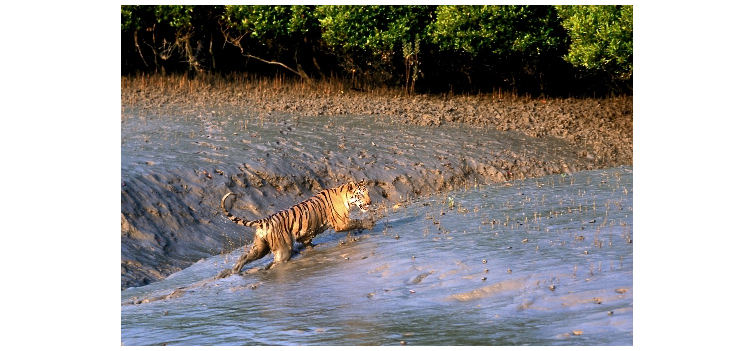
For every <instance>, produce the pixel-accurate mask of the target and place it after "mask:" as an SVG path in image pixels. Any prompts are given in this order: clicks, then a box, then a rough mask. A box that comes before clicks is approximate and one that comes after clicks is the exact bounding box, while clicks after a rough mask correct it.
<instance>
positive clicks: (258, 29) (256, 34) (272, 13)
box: [222, 5, 317, 39]
mask: <svg viewBox="0 0 755 351" xmlns="http://www.w3.org/2000/svg"><path fill="white" fill-rule="evenodd" d="M222 18H223V20H224V21H225V22H226V23H227V24H228V25H229V26H230V27H231V28H234V29H236V30H238V31H240V32H248V33H249V35H250V36H251V37H252V38H261V39H274V38H278V37H285V36H289V35H295V34H304V33H307V32H308V31H310V30H312V29H314V28H315V26H316V24H317V22H316V20H315V18H314V17H313V16H312V11H311V10H310V7H309V6H303V5H295V6H281V5H276V6H269V5H227V6H225V14H224V15H223V16H222Z"/></svg>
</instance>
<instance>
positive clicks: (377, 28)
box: [315, 5, 432, 54]
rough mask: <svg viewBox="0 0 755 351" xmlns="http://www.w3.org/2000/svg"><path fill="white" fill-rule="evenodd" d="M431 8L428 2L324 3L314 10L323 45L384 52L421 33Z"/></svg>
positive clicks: (428, 20) (422, 33) (409, 40)
mask: <svg viewBox="0 0 755 351" xmlns="http://www.w3.org/2000/svg"><path fill="white" fill-rule="evenodd" d="M431 11H432V10H431V8H430V7H428V6H346V5H327V6H318V7H317V9H316V11H315V12H316V16H317V18H318V19H319V21H320V27H321V28H322V31H323V32H322V38H323V40H324V41H325V43H326V44H327V45H329V46H331V47H341V48H343V49H344V50H350V49H355V48H356V49H362V50H367V51H371V52H373V53H375V54H385V53H392V52H393V51H394V50H395V49H396V48H398V45H400V44H401V43H403V42H414V41H415V40H416V39H417V37H423V36H424V35H425V33H424V31H425V29H426V28H427V24H428V23H429V22H430V20H431Z"/></svg>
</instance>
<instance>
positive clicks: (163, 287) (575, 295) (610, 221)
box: [121, 131, 633, 345]
mask: <svg viewBox="0 0 755 351" xmlns="http://www.w3.org/2000/svg"><path fill="white" fill-rule="evenodd" d="M169 133H170V131H168V134H169ZM304 151H305V152H307V150H304ZM129 160H130V159H128V158H127V159H126V163H128V161H129ZM157 162H162V160H158V161H157ZM632 178H633V174H632V169H631V167H619V168H611V169H605V170H597V171H582V172H576V173H571V174H566V173H565V174H563V175H549V176H545V177H539V178H531V179H525V180H514V181H509V182H507V183H499V184H493V185H478V186H474V185H469V186H467V187H465V188H463V189H458V190H454V191H451V192H445V193H442V195H440V194H436V195H431V196H420V197H416V198H413V199H412V200H411V201H408V202H403V203H399V204H397V205H394V204H391V205H390V206H389V207H388V208H386V209H384V210H383V214H384V217H383V218H382V219H380V221H379V222H378V225H377V226H376V227H375V228H374V229H373V230H370V231H365V232H363V233H360V234H356V233H352V234H346V233H335V232H333V231H327V232H325V233H323V234H322V235H320V236H318V237H317V238H316V239H315V241H314V243H315V244H317V247H316V248H315V249H314V250H311V251H306V252H304V253H302V254H300V255H297V256H295V257H294V258H293V259H292V260H291V261H290V262H288V263H286V264H284V265H280V266H278V267H275V268H274V269H271V270H258V269H257V267H260V266H263V265H265V264H267V263H268V262H269V261H270V260H271V257H266V258H265V259H262V260H259V261H256V262H254V263H252V264H249V265H247V267H246V268H247V271H246V272H245V274H244V275H241V276H233V277H230V278H227V279H222V280H217V281H216V280H212V279H211V278H212V277H213V276H214V275H215V274H217V272H219V271H220V270H222V269H224V268H230V267H231V266H232V265H233V263H234V262H235V260H236V259H237V258H238V256H239V254H240V252H241V251H240V250H241V249H240V250H236V251H233V252H231V253H230V254H223V255H215V256H211V257H208V258H206V259H203V260H200V261H199V262H197V263H195V264H193V265H192V266H190V267H188V268H186V269H184V270H182V271H180V272H177V273H174V274H173V275H171V276H170V277H168V278H167V279H164V280H162V281H158V282H155V283H152V284H150V285H147V286H143V287H138V288H130V289H126V290H124V291H123V292H122V294H121V299H122V303H123V306H122V307H121V337H122V342H123V344H124V345H162V344H168V345H400V344H402V342H403V343H406V344H407V345H632V343H633V336H632V332H633V244H632V240H633V209H632V206H633V202H632V198H633V182H632ZM238 230H239V231H243V230H246V228H241V227H239V229H238ZM242 249H243V248H242Z"/></svg>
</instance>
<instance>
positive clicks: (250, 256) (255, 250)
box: [215, 238, 270, 279]
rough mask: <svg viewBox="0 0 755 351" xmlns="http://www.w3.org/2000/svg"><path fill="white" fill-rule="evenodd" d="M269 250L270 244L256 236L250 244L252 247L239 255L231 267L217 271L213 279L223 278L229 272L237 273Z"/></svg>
mask: <svg viewBox="0 0 755 351" xmlns="http://www.w3.org/2000/svg"><path fill="white" fill-rule="evenodd" d="M269 252H270V246H269V245H268V244H267V242H266V241H265V240H264V239H261V238H257V239H256V240H255V241H254V244H252V248H251V249H250V250H249V252H247V253H245V254H242V255H241V257H239V260H238V261H237V262H236V264H235V265H234V266H233V269H224V270H222V271H221V272H220V273H218V275H217V276H215V279H221V278H225V277H227V276H229V275H231V274H238V273H240V272H241V269H242V268H244V266H245V265H246V264H247V263H249V262H252V261H255V260H258V259H260V258H263V257H265V256H266V255H267V254H268V253H269Z"/></svg>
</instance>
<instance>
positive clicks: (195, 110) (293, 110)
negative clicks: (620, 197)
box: [121, 82, 632, 289]
mask: <svg viewBox="0 0 755 351" xmlns="http://www.w3.org/2000/svg"><path fill="white" fill-rule="evenodd" d="M132 83H133V82H132ZM123 87H124V89H123V98H122V101H123V110H122V124H121V125H122V130H121V136H122V148H121V150H122V154H121V164H122V169H121V175H122V181H121V243H122V244H121V247H122V249H121V255H122V257H121V261H122V263H121V276H122V279H121V287H122V288H123V289H125V288H127V287H130V286H141V285H145V284H149V283H151V282H154V281H157V280H161V279H163V278H165V277H167V276H168V275H170V274H172V273H174V272H176V271H179V270H181V269H183V268H185V267H188V266H189V265H191V264H192V263H194V262H196V261H197V260H199V259H202V258H206V257H208V256H211V255H216V254H218V253H221V252H229V251H231V250H233V249H235V248H237V247H239V246H241V245H244V244H248V243H249V242H251V240H253V239H252V233H251V230H250V229H248V228H242V227H239V226H237V225H235V224H233V223H230V222H229V221H227V220H226V219H225V217H224V216H223V215H222V214H221V213H220V211H219V201H220V198H221V197H222V196H223V195H224V194H225V193H226V192H229V191H232V192H235V193H238V194H240V196H239V197H238V198H237V199H236V201H235V202H234V203H233V209H234V213H235V214H237V215H240V216H242V217H246V218H249V219H254V218H260V217H264V216H266V215H269V214H272V213H274V212H276V211H277V210H280V209H284V208H287V207H289V206H291V205H293V204H295V203H297V202H299V201H302V200H304V199H306V198H307V197H310V196H312V195H314V194H316V193H317V192H318V191H320V190H321V189H324V188H329V187H333V186H337V185H340V184H342V183H344V182H346V181H351V180H357V181H359V180H363V179H364V180H367V181H368V185H369V186H370V188H371V194H370V195H371V197H372V199H373V201H375V202H376V203H377V206H374V207H375V209H374V211H373V213H372V215H375V216H381V215H382V212H381V209H385V208H387V207H390V206H392V205H393V204H395V203H398V202H403V201H405V200H406V199H407V198H411V197H417V196H424V195H429V194H433V193H438V192H444V191H449V190H454V189H460V188H464V187H470V186H474V185H475V184H485V183H502V182H507V181H512V180H515V179H524V178H529V177H537V176H544V175H549V174H564V173H573V172H578V171H582V170H590V169H596V168H604V167H608V166H616V165H619V164H631V163H632V161H631V160H632V159H631V157H632V156H631V155H632V146H631V142H632V134H631V133H632V130H631V128H632V115H631V98H629V100H628V102H627V101H626V98H625V99H623V100H622V99H614V100H601V101H597V100H595V101H578V102H575V103H574V104H572V105H573V106H581V107H574V108H575V109H583V110H585V111H591V112H589V113H586V114H585V115H581V114H580V115H577V114H576V113H574V112H569V111H570V110H569V108H566V109H565V107H564V106H567V105H569V104H568V103H566V102H563V101H562V102H561V104H562V106H561V107H554V106H553V105H554V104H555V103H554V102H553V101H550V102H549V101H546V102H545V103H541V102H538V101H535V100H533V101H530V102H527V103H526V104H522V105H519V106H513V107H511V109H512V110H511V111H509V112H507V113H506V114H504V115H500V114H499V115H498V116H496V114H495V113H496V112H495V111H496V110H495V109H504V106H505V104H503V103H501V104H498V105H496V104H487V103H482V102H481V101H474V99H473V98H459V99H448V100H442V99H436V100H433V99H432V98H411V97H409V98H407V97H395V98H388V97H385V98H379V97H374V96H373V97H372V98H369V97H368V96H367V95H365V96H361V95H359V93H358V92H354V93H351V92H349V93H344V94H340V92H339V93H338V94H326V93H318V94H320V95H318V94H314V95H313V96H312V97H311V98H309V99H305V98H302V97H301V96H296V95H285V94H284V95H280V94H274V92H272V91H271V92H267V91H264V90H255V89H254V88H250V87H246V88H247V89H249V90H248V91H242V90H235V88H229V87H226V88H222V89H217V90H212V89H209V88H207V87H205V86H201V85H200V86H194V87H189V88H185V87H175V86H174V87H160V86H158V85H154V86H149V87H145V86H143V87H142V88H136V85H134V84H131V85H129V84H126V83H124V85H123ZM239 89H241V88H239ZM297 99H298V100H297ZM370 99H372V100H370ZM413 99H414V100H413ZM190 101H191V102H190ZM548 106H551V107H548ZM569 106H571V105H569ZM549 108H554V110H549ZM559 109H561V112H558V113H560V114H561V117H560V118H561V119H560V120H559V119H556V120H553V121H551V120H550V119H549V117H548V116H552V115H553V113H555V112H553V111H558V110H559ZM564 109H565V110H564ZM627 109H628V110H627ZM281 111H282V112H281ZM546 111H551V112H546ZM549 113H550V114H549ZM513 115H521V116H520V117H519V118H516V119H514V118H510V117H507V116H513ZM522 116H525V117H522ZM527 116H528V117H527ZM507 118H508V119H507ZM504 121H505V122H504ZM558 121H561V122H558ZM567 121H571V122H568V123H567ZM596 121H601V122H596ZM460 122H463V123H460ZM559 123H563V125H561V126H560V127H559V128H561V129H559V128H556V127H553V126H554V125H557V124H559ZM559 133H561V134H559Z"/></svg>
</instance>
